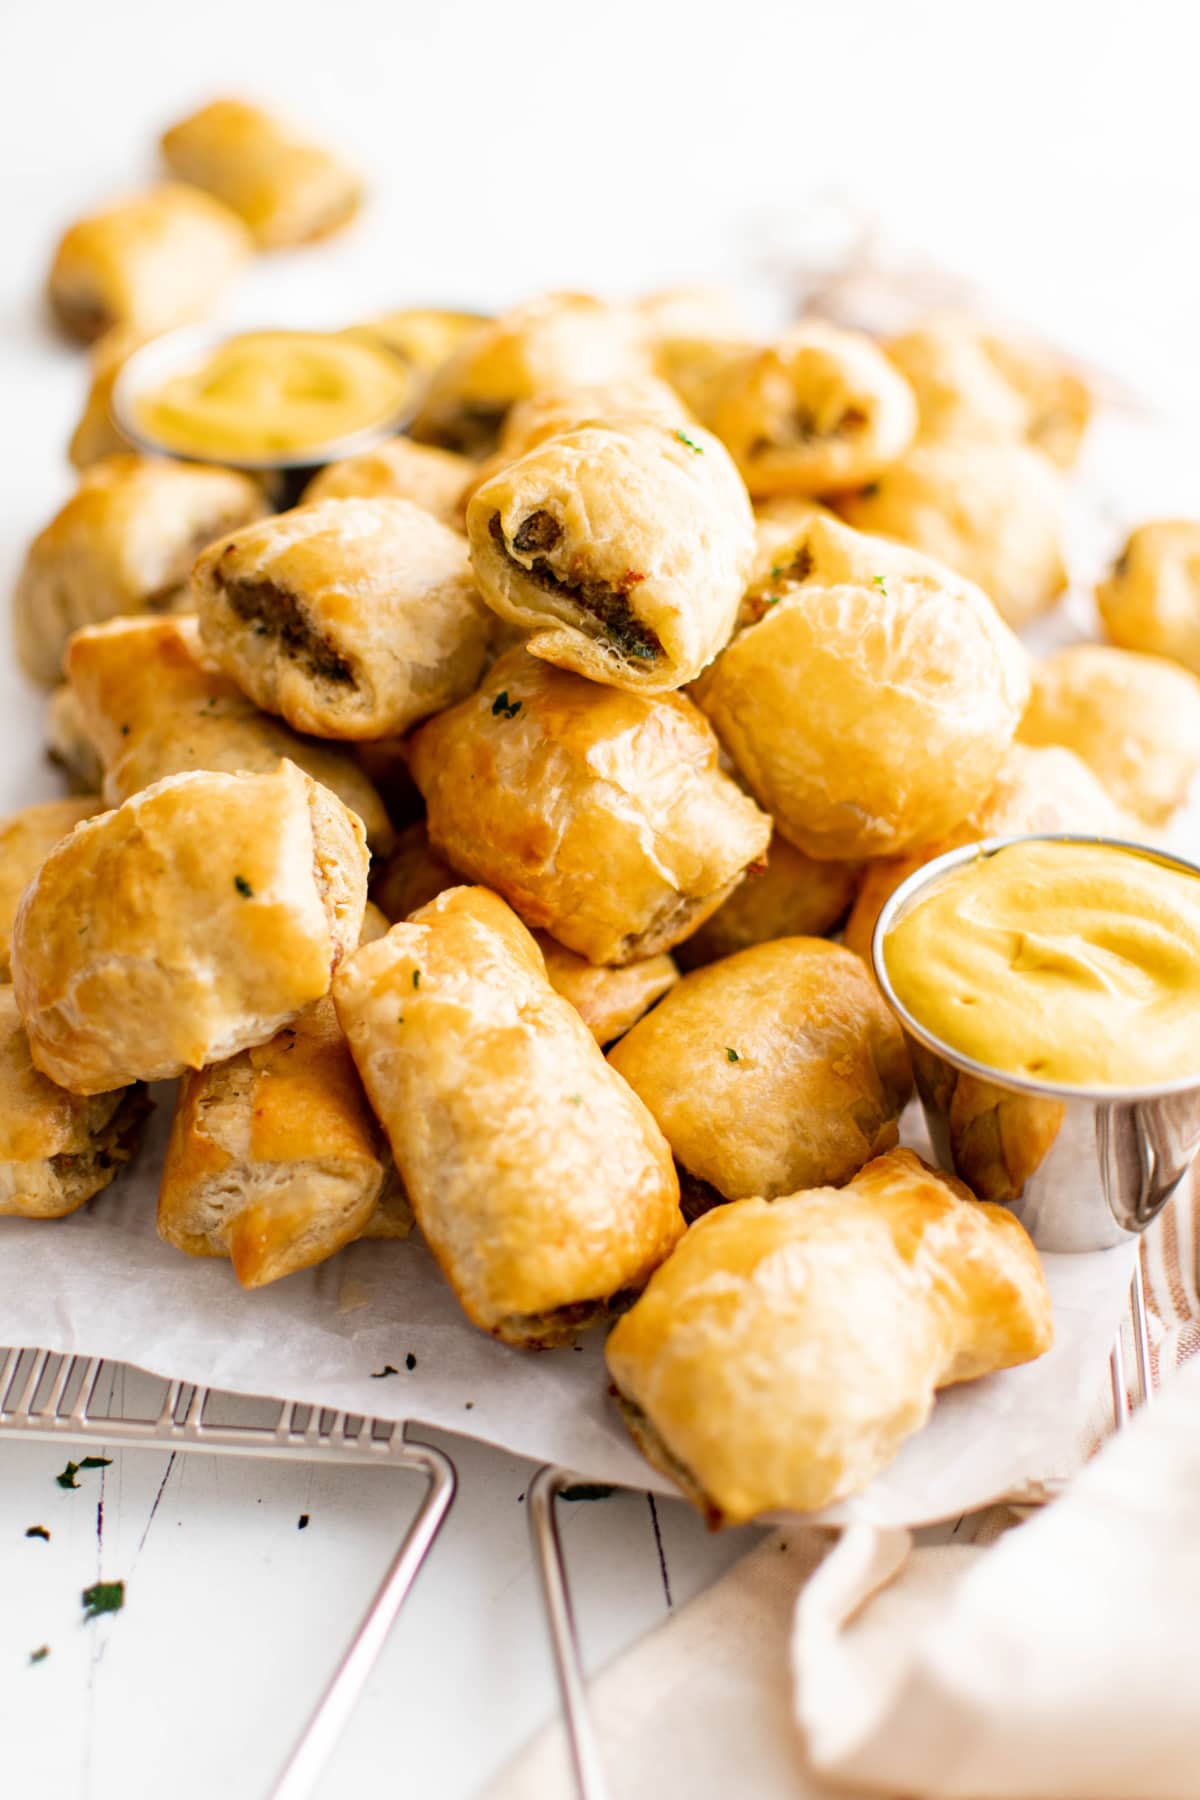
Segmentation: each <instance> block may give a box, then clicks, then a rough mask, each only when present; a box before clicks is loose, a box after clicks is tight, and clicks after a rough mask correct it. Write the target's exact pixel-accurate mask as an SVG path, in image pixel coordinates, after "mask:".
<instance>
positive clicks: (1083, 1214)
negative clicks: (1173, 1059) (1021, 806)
mask: <svg viewBox="0 0 1200 1800" xmlns="http://www.w3.org/2000/svg"><path fill="white" fill-rule="evenodd" d="M1026 843H1066V844H1079V845H1081V846H1093V845H1100V846H1102V847H1105V848H1111V849H1113V850H1127V851H1133V852H1135V853H1137V854H1139V855H1141V856H1148V857H1150V858H1152V859H1153V860H1154V861H1156V862H1159V863H1162V864H1164V865H1165V866H1166V867H1168V868H1174V869H1178V870H1181V871H1182V872H1183V873H1184V874H1187V875H1195V876H1197V877H1200V868H1198V867H1197V866H1196V865H1195V864H1194V863H1191V862H1188V861H1187V860H1186V859H1185V858H1183V857H1180V856H1174V855H1171V854H1168V853H1167V852H1165V851H1161V850H1158V849H1154V848H1151V847H1149V846H1147V845H1144V844H1134V843H1127V842H1125V841H1123V840H1121V839H1117V838H1100V837H1090V836H1082V835H1078V834H1075V833H1072V832H1053V833H1043V832H1037V833H1029V834H1027V835H1025V836H1019V837H1007V838H989V839H987V840H986V841H985V842H983V843H980V844H967V845H964V846H963V847H962V848H961V849H958V850H949V851H947V852H946V854H945V855H944V856H939V857H936V858H935V859H934V860H933V861H932V862H929V863H926V864H925V865H924V866H923V867H922V868H920V869H917V870H916V871H914V873H913V874H912V875H910V876H909V877H908V879H907V881H905V882H903V883H902V884H901V885H900V887H898V888H897V889H896V891H895V893H894V894H893V895H892V896H891V898H890V899H889V900H888V902H887V904H886V905H885V906H884V908H883V910H882V912H881V913H880V915H879V918H878V920H877V922H876V925H875V933H874V936H873V938H872V940H871V960H872V963H873V965H874V969H875V978H876V980H877V981H878V983H879V986H880V989H881V990H882V992H883V995H884V997H885V999H886V1000H887V1003H888V1005H889V1006H890V1007H891V1008H892V1010H893V1012H894V1013H895V1014H896V1017H897V1018H898V1019H899V1021H900V1025H901V1028H902V1029H903V1031H904V1035H905V1038H906V1039H907V1041H908V1047H909V1052H910V1054H911V1056H912V1062H913V1073H914V1075H915V1077H916V1083H917V1091H918V1093H919V1095H920V1097H921V1105H922V1107H923V1109H924V1113H925V1119H926V1123H927V1124H928V1127H929V1135H930V1139H931V1141H932V1143H933V1148H934V1154H935V1156H936V1157H937V1159H938V1162H939V1163H940V1164H941V1166H942V1167H943V1168H945V1169H949V1170H950V1171H951V1172H952V1173H954V1174H956V1175H958V1176H959V1177H960V1178H961V1179H962V1180H963V1181H965V1182H966V1183H967V1185H968V1187H970V1188H971V1190H972V1192H974V1193H975V1194H977V1195H978V1196H979V1198H980V1199H981V1200H997V1201H1000V1202H1002V1203H1003V1204H1004V1205H1006V1206H1008V1207H1009V1208H1010V1209H1011V1211H1012V1212H1014V1213H1015V1214H1016V1216H1017V1217H1018V1218H1019V1219H1020V1220H1021V1222H1022V1224H1023V1225H1024V1226H1025V1228H1026V1230H1027V1231H1028V1232H1029V1234H1030V1236H1031V1237H1032V1239H1033V1241H1034V1243H1035V1244H1037V1245H1038V1246H1039V1248H1040V1249H1042V1250H1065V1251H1081V1250H1107V1249H1110V1248H1111V1247H1112V1246H1113V1245H1116V1244H1121V1243H1125V1242H1127V1241H1128V1240H1129V1239H1130V1238H1131V1237H1134V1236H1136V1235H1137V1234H1138V1233H1139V1232H1142V1231H1145V1229H1146V1227H1147V1226H1148V1225H1149V1224H1150V1223H1151V1221H1152V1220H1153V1219H1154V1218H1156V1217H1157V1215H1158V1214H1159V1213H1160V1212H1161V1211H1162V1209H1163V1207H1164V1206H1165V1205H1166V1203H1167V1201H1168V1200H1169V1199H1170V1198H1171V1196H1172V1195H1173V1194H1174V1193H1175V1192H1176V1190H1177V1189H1178V1188H1179V1186H1180V1184H1181V1182H1182V1181H1183V1180H1184V1178H1185V1177H1186V1175H1187V1173H1188V1171H1189V1169H1190V1168H1191V1165H1192V1162H1193V1159H1194V1158H1195V1155H1196V1152H1197V1149H1200V1073H1197V1074H1194V1075H1190V1076H1186V1077H1184V1078H1183V1079H1181V1080H1179V1081H1173V1082H1169V1083H1161V1084H1158V1085H1156V1086H1153V1087H1137V1088H1109V1087H1095V1088H1082V1087H1075V1086H1066V1085H1063V1084H1057V1083H1053V1082H1038V1081H1032V1080H1029V1079H1027V1078H1026V1077H1023V1076H1017V1075H1008V1074H1005V1073H1003V1072H1002V1071H1000V1070H997V1069H991V1068H988V1067H987V1066H986V1064H983V1063H978V1062H975V1061H974V1060H973V1059H972V1058H971V1057H969V1056H964V1055H963V1053H962V1052H961V1051H959V1050H955V1049H954V1048H953V1047H952V1046H951V1045H949V1044H946V1043H943V1042H942V1040H941V1039H939V1038H937V1037H935V1036H934V1035H933V1033H932V1032H930V1031H929V1030H928V1029H927V1028H926V1027H925V1026H924V1025H922V1024H921V1022H920V1020H919V1019H916V1018H914V1017H913V1016H912V1014H911V1013H910V1012H909V1011H908V1010H907V1008H906V1007H905V1006H904V1005H903V1003H902V1002H901V1001H900V1000H899V999H898V998H897V996H896V993H895V990H894V989H893V987H892V984H891V981H890V980H889V978H888V971H887V960H886V956H885V952H884V946H885V943H886V939H887V936H888V933H889V932H890V931H891V929H892V927H893V926H894V925H895V924H896V922H897V920H898V919H899V918H900V915H901V914H902V913H903V912H905V911H906V910H907V909H908V908H909V907H910V906H911V905H913V903H914V902H915V901H917V900H918V899H920V898H921V897H922V895H924V894H925V893H926V892H927V891H928V890H929V889H930V888H931V887H932V886H933V885H934V883H936V882H937V881H938V880H939V879H940V878H941V877H942V876H944V875H946V874H947V873H948V872H949V871H950V870H951V869H955V868H958V867H959V866H960V865H961V864H963V863H967V862H973V861H975V859H976V858H978V857H986V856H994V855H995V854H996V852H997V851H999V850H1005V849H1008V848H1009V846H1010V845H1013V844H1026Z"/></svg>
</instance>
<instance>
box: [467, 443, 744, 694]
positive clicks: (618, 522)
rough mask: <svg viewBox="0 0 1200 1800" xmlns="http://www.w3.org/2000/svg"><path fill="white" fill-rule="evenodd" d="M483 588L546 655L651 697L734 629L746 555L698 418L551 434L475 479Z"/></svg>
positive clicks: (712, 447) (732, 496)
mask: <svg viewBox="0 0 1200 1800" xmlns="http://www.w3.org/2000/svg"><path fill="white" fill-rule="evenodd" d="M467 537H468V540H469V542H470V546H471V561H472V563H473V565H474V568H475V574H476V576H477V578H478V581H479V587H480V591H481V593H482V594H483V597H484V599H485V600H486V601H487V603H488V605H489V606H490V607H491V608H492V609H493V611H494V612H497V613H498V614H499V615H500V617H501V618H502V619H507V620H508V621H509V622H510V623H511V624H513V625H517V626H520V627H521V628H522V629H523V630H525V631H528V632H530V633H532V635H531V636H530V638H529V640H528V644H527V648H528V649H529V651H530V653H531V654H532V655H534V656H537V657H540V658H541V659H542V660H543V661H545V662H551V663H556V664H557V665H558V666H559V667H560V668H564V669H573V670H574V671H575V672H576V673H577V674H579V675H587V676H590V677H591V679H592V680H593V681H599V682H605V683H607V684H608V685H610V686H613V687H623V688H630V689H634V688H640V689H643V690H644V691H645V692H646V693H650V694H661V693H666V692H668V691H669V690H670V689H672V688H678V687H682V686H683V684H684V682H686V681H690V680H692V679H693V677H695V676H696V675H698V674H699V673H700V671H701V669H702V668H704V666H705V665H706V664H707V663H709V662H711V661H712V659H713V657H714V656H715V655H716V654H717V652H718V650H720V649H721V647H722V645H723V644H725V643H726V642H727V640H728V638H729V635H730V633H731V632H732V630H733V626H734V621H735V620H736V618H737V611H738V603H739V601H740V599H741V596H742V590H743V589H744V587H745V585H746V579H747V576H748V575H749V573H750V566H751V562H752V560H753V555H754V518H753V514H752V513H751V511H750V502H749V500H748V499H747V498H746V492H745V489H744V488H743V486H742V483H741V479H740V477H739V476H738V473H737V470H736V469H735V468H734V466H733V464H732V463H731V462H730V460H729V457H728V456H727V454H726V452H725V451H724V449H723V448H722V446H721V445H720V444H719V443H718V442H717V440H716V439H715V438H714V437H711V436H710V435H709V433H708V432H705V431H701V430H700V428H699V426H695V425H692V426H688V427H686V428H685V427H683V426H679V427H677V428H672V427H671V426H668V425H663V424H661V423H659V422H658V421H656V420H650V419H645V418H641V417H638V416H635V415H633V414H628V415H625V416H624V417H623V418H620V419H614V420H612V421H611V422H609V423H606V424H593V425H584V426H581V427H580V428H579V429H578V430H575V431H568V432H564V433H563V434H562V435H561V436H560V437H555V438H548V439H546V441H545V442H544V443H541V444H539V445H538V446H537V447H536V449H534V450H531V451H529V452H528V454H527V455H525V456H523V457H520V458H519V459H518V461H516V462H515V463H512V464H510V465H509V467H508V468H506V469H503V470H501V471H500V473H498V474H497V475H494V476H493V477H492V479H491V480H490V481H487V482H485V483H484V485H483V486H482V487H481V488H479V489H477V491H476V492H475V494H474V495H473V496H472V498H471V501H470V504H469V505H468V507H467Z"/></svg>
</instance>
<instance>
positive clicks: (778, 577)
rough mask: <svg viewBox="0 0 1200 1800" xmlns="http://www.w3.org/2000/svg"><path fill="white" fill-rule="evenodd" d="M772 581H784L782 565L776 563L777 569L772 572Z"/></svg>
mask: <svg viewBox="0 0 1200 1800" xmlns="http://www.w3.org/2000/svg"><path fill="white" fill-rule="evenodd" d="M771 580H772V581H782V580H783V564H782V563H776V564H775V567H774V568H773V569H772V570H771Z"/></svg>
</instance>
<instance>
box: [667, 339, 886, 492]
mask: <svg viewBox="0 0 1200 1800" xmlns="http://www.w3.org/2000/svg"><path fill="white" fill-rule="evenodd" d="M711 388H712V391H711V393H710V394H709V396H708V398H707V401H705V399H704V398H703V397H702V396H699V395H698V396H697V397H698V398H700V399H701V405H702V407H703V410H702V411H701V413H700V417H701V418H702V420H703V422H704V423H705V424H706V425H707V426H708V427H709V429H710V431H715V432H716V434H717V436H718V437H719V438H720V439H721V440H722V442H723V443H725V444H726V445H727V446H728V448H729V451H730V454H731V455H732V457H733V460H734V461H735V462H736V464H737V466H738V468H739V469H740V470H741V472H742V475H743V477H744V479H745V482H746V486H747V487H748V488H749V490H750V492H751V493H752V494H753V495H755V496H756V497H757V496H759V495H767V494H818V495H819V494H836V493H844V492H845V491H846V490H847V489H848V488H855V487H861V485H862V484H863V482H865V481H870V480H872V479H873V478H874V476H876V475H877V474H878V473H879V471H880V470H881V469H884V468H886V467H887V465H888V463H890V462H894V461H895V459H896V457H898V456H899V455H901V454H902V452H903V451H904V450H906V449H907V447H908V445H909V444H910V443H911V442H912V439H913V436H914V434H915V432H916V428H917V409H916V403H915V401H914V400H913V396H912V390H911V389H910V388H909V385H908V383H907V382H906V381H905V379H904V377H903V376H902V375H901V374H899V372H898V371H897V370H896V369H894V368H893V367H892V365H891V363H889V362H888V360H887V358H886V357H885V356H884V354H883V352H882V351H881V350H879V349H877V348H876V346H875V345H874V344H873V343H872V342H871V340H870V338H868V337H864V336H862V335H861V334H860V333H858V332H853V331H841V330H839V329H838V328H837V327H835V326H833V325H827V324H824V323H823V322H821V321H820V320H815V319H806V320H802V321H801V322H800V323H799V324H798V325H795V326H793V327H792V329H791V330H790V331H789V332H787V333H786V335H785V336H784V337H782V338H780V339H779V341H778V342H777V343H775V344H771V345H768V346H767V347H766V348H765V349H762V350H752V351H750V352H749V353H748V354H746V355H744V356H742V357H740V358H738V359H736V360H734V361H733V362H732V363H731V365H730V366H729V367H728V368H727V369H726V370H725V372H724V374H723V375H719V376H718V377H717V378H716V379H715V380H714V381H713V382H712V384H711Z"/></svg>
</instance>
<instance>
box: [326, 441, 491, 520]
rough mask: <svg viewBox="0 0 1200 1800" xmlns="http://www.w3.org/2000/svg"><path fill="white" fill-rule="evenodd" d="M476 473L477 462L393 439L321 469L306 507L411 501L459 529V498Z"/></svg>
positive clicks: (429, 447) (446, 451) (432, 446)
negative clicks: (323, 503) (314, 503)
mask: <svg viewBox="0 0 1200 1800" xmlns="http://www.w3.org/2000/svg"><path fill="white" fill-rule="evenodd" d="M474 469H475V464H474V463H472V462H469V461H468V460H467V458H466V457H465V456H456V455H455V454H454V452H453V451H452V450H439V449H438V448H437V447H436V445H433V444H414V443H413V442H412V441H411V439H409V438H404V437H397V438H391V439H390V440H389V441H388V442H387V443H386V444H377V445H376V446H375V448H374V449H373V450H364V451H363V452H362V453H361V455H359V456H348V457H346V459H345V460H344V461H343V462H334V463H328V464H326V466H325V468H323V469H318V471H317V473H316V474H315V475H314V476H313V478H312V480H311V481H310V482H309V484H308V486H307V487H306V488H305V490H304V493H303V495H302V504H303V505H305V506H307V505H309V504H310V503H311V502H312V501H314V500H411V501H412V503H413V505H414V506H421V507H424V509H425V511H426V512H428V513H432V514H433V516H434V518H435V519H440V520H441V522H442V524H443V525H454V526H457V524H458V521H459V497H460V495H461V494H462V491H463V489H464V488H465V486H466V485H467V481H468V479H469V478H470V477H471V475H472V474H473V473H474Z"/></svg>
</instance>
